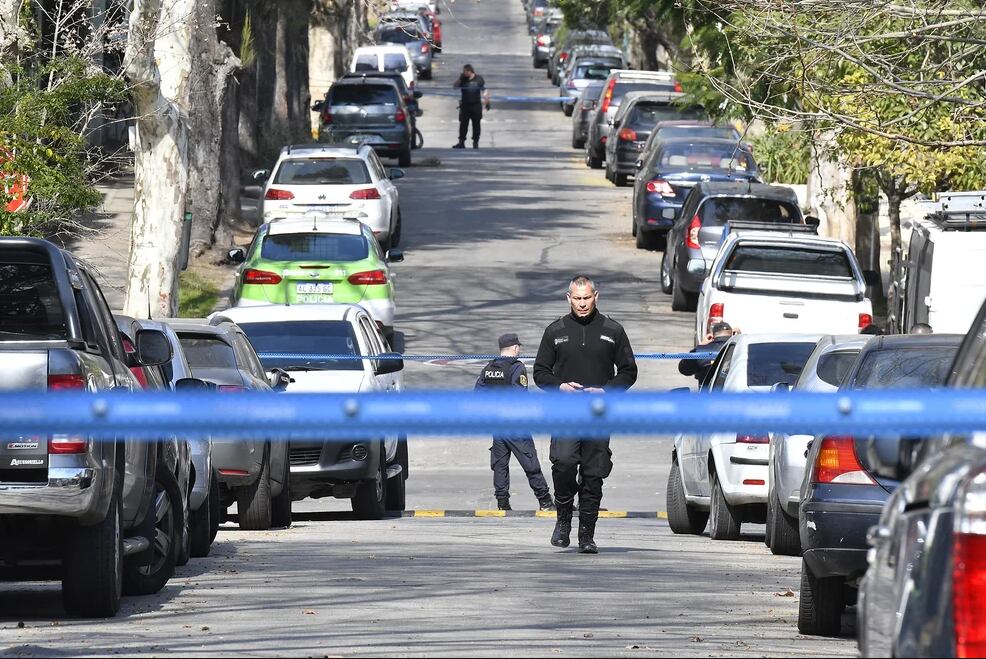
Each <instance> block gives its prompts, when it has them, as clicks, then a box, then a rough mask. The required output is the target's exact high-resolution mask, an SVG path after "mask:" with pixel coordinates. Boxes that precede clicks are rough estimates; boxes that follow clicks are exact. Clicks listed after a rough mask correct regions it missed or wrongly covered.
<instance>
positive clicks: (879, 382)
mask: <svg viewBox="0 0 986 659" xmlns="http://www.w3.org/2000/svg"><path fill="white" fill-rule="evenodd" d="M957 351H958V346H955V347H953V346H909V347H907V348H903V347H896V346H895V347H892V348H884V349H882V350H873V351H871V352H869V353H867V354H866V355H865V356H864V357H863V362H862V363H861V364H860V365H859V370H858V371H857V372H856V376H855V378H854V379H853V388H854V389H929V388H934V387H941V386H942V385H944V384H945V378H946V377H947V376H948V373H949V371H950V370H951V367H952V361H953V360H954V359H955V353H956V352H957Z"/></svg>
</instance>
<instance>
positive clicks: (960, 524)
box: [952, 470, 986, 657]
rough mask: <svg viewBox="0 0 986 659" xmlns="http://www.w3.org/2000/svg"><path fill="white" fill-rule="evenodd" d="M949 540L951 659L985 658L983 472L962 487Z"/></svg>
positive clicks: (985, 475) (985, 500) (985, 506)
mask: <svg viewBox="0 0 986 659" xmlns="http://www.w3.org/2000/svg"><path fill="white" fill-rule="evenodd" d="M955 502H956V505H955V523H954V533H953V537H952V623H953V626H954V628H955V656H956V657H982V656H986V625H984V624H983V619H984V618H983V616H986V598H984V597H983V593H986V470H982V471H980V472H979V473H978V474H975V475H974V476H973V477H972V479H971V480H969V481H967V482H966V483H965V484H964V485H962V486H961V487H960V488H959V490H958V492H957V497H956V500H955Z"/></svg>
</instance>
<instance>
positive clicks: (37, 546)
mask: <svg viewBox="0 0 986 659" xmlns="http://www.w3.org/2000/svg"><path fill="white" fill-rule="evenodd" d="M134 338H135V354H133V355H131V356H130V357H129V358H128V356H127V354H126V352H125V350H124V347H123V344H122V342H121V340H120V336H119V333H118V332H117V327H116V324H115V322H114V318H113V316H112V315H111V313H110V310H109V307H108V306H107V304H106V301H105V299H104V298H103V294H102V292H101V291H100V289H99V286H98V285H97V284H96V280H95V278H94V276H93V273H92V272H91V271H90V270H89V268H87V267H86V266H85V264H83V263H81V262H79V261H77V260H76V259H75V258H74V257H72V255H71V254H69V253H68V252H65V251H63V250H61V249H59V248H58V247H57V246H55V245H53V244H52V243H50V242H47V241H44V240H39V239H34V238H0V357H2V359H3V364H4V366H3V370H2V371H0V391H8V392H9V391H24V390H35V391H39V392H41V391H47V392H51V393H50V395H60V392H64V391H91V392H96V391H108V390H114V389H115V390H129V391H138V390H139V389H140V388H141V387H140V384H139V382H138V381H137V379H136V378H135V377H134V375H133V374H132V372H131V371H130V368H129V365H146V366H149V365H158V364H162V363H164V362H166V361H167V360H168V359H170V357H171V347H170V344H168V343H167V337H165V336H164V335H163V334H162V333H161V332H155V331H143V332H140V333H138V334H137V336H136V337H134ZM161 453H162V449H161V448H160V447H159V446H158V445H157V444H155V443H151V442H144V441H137V440H130V439H128V438H125V437H120V438H116V439H115V440H114V439H109V440H107V439H105V438H103V439H100V440H99V441H97V440H95V439H94V438H91V437H86V436H78V435H48V436H41V437H37V436H31V437H4V438H3V441H2V442H0V538H3V541H2V542H0V581H2V580H7V579H11V578H12V579H23V578H25V577H28V578H31V579H32V580H39V579H51V580H57V579H61V582H62V599H63V601H64V605H65V609H66V611H67V612H68V613H69V614H70V615H77V616H85V617H110V616H113V615H115V614H116V612H117V611H118V610H119V607H120V597H121V595H122V594H124V593H127V594H131V593H132V594H147V593H149V592H156V591H155V590H154V589H155V588H156V589H158V590H159V589H160V588H161V587H163V586H164V584H165V583H166V582H167V579H168V578H170V576H171V572H170V571H173V569H174V555H173V554H174V552H172V554H171V555H169V556H167V557H166V558H168V559H169V560H166V561H164V562H163V563H162V562H160V561H158V560H156V557H155V551H154V548H153V547H152V543H151V539H152V538H154V537H155V536H156V535H157V532H158V531H159V530H160V528H156V527H157V526H158V519H157V517H158V516H157V515H155V506H152V504H153V503H155V501H159V500H160V499H161V496H162V494H168V495H169V497H170V495H172V494H174V493H175V492H177V484H176V483H174V477H173V475H172V476H171V478H170V479H169V478H168V475H167V469H159V460H160V461H161V462H163V458H160V455H161ZM169 500H170V499H169ZM179 508H180V501H179ZM171 520H172V522H174V520H175V517H174V516H172V518H171ZM171 528H172V529H173V533H172V536H171V537H169V538H167V540H168V541H169V542H172V546H177V542H173V541H174V540H176V537H175V535H174V531H177V530H178V527H177V525H176V524H174V523H172V524H171ZM59 566H60V569H59ZM169 568H170V571H169Z"/></svg>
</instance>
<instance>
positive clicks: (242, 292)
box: [229, 218, 404, 338]
mask: <svg viewBox="0 0 986 659" xmlns="http://www.w3.org/2000/svg"><path fill="white" fill-rule="evenodd" d="M229 258H230V260H231V261H233V262H234V263H240V264H241V265H240V268H239V270H237V273H236V284H235V285H234V288H233V295H232V304H233V306H236V307H243V306H258V305H270V304H326V303H333V302H336V303H347V304H359V305H362V306H363V307H365V308H366V309H367V311H369V312H370V315H371V316H372V317H373V320H374V321H375V322H376V323H377V324H378V326H379V327H380V329H381V331H382V332H383V333H384V334H385V335H386V336H387V337H388V338H389V337H390V336H392V334H393V331H394V313H395V302H394V300H395V298H396V294H397V289H396V285H395V282H394V274H393V273H392V272H391V271H390V263H393V262H397V261H401V260H403V258H404V255H403V254H402V253H401V251H400V250H398V249H391V250H390V251H389V252H387V253H384V252H383V250H382V249H381V248H380V245H379V243H378V242H377V240H376V239H375V237H374V235H373V233H372V231H371V230H370V228H369V227H367V226H366V225H365V224H361V223H360V222H357V221H355V220H323V219H315V218H298V219H288V220H277V221H275V222H271V223H270V224H265V225H263V226H261V227H260V228H259V229H258V230H257V234H256V236H255V237H254V239H253V242H252V243H251V244H250V247H249V248H248V250H247V251H244V250H243V249H240V248H236V249H233V250H230V252H229Z"/></svg>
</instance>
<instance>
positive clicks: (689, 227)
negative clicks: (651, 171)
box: [635, 159, 817, 311]
mask: <svg viewBox="0 0 986 659" xmlns="http://www.w3.org/2000/svg"><path fill="white" fill-rule="evenodd" d="M669 160H670V159H669ZM751 168H752V169H753V171H754V172H755V171H756V167H755V165H751ZM641 171H646V165H645V169H644V170H641ZM653 182H654V185H655V188H654V189H655V190H658V191H663V193H665V194H667V196H668V198H672V199H682V198H683V199H684V202H682V203H681V205H680V207H675V206H672V207H671V208H670V209H665V210H664V211H662V214H661V215H662V216H664V217H671V218H676V219H674V223H673V224H672V225H671V229H670V230H669V231H668V237H667V247H666V249H665V250H664V254H663V255H662V256H661V290H662V291H664V292H665V293H671V294H672V295H671V308H672V309H674V310H675V311H685V310H693V309H694V308H695V303H696V302H697V301H698V292H699V290H701V288H702V282H703V281H705V275H706V273H708V271H709V267H710V266H711V265H712V261H713V259H715V257H716V254H718V253H719V247H720V244H721V242H722V232H723V227H724V226H725V225H726V224H727V223H731V224H736V223H737V222H757V223H760V224H761V225H765V224H768V223H772V224H776V225H778V228H779V230H781V231H788V230H792V227H791V225H806V221H805V217H804V216H803V215H802V214H801V209H800V208H799V207H798V198H797V196H796V195H795V194H794V191H793V190H791V188H788V187H785V186H782V185H762V184H759V183H752V182H750V180H749V179H748V180H747V181H746V182H743V183H735V182H734V183H731V182H726V181H719V182H708V183H706V182H698V183H696V179H695V177H691V178H678V176H677V175H675V176H670V175H669V176H668V178H667V179H663V178H658V179H655V180H654V181H653ZM662 182H663V183H665V184H667V187H665V185H663V184H662ZM638 185H639V181H638ZM635 192H636V190H635ZM654 194H662V192H655V193H654ZM646 217H647V218H648V219H647V221H648V223H650V218H651V217H652V216H651V215H650V212H648V215H647V216H646ZM812 224H813V225H814V226H817V224H815V223H814V221H813V223H812ZM760 228H761V230H762V229H764V228H766V227H764V226H761V227H760ZM676 287H677V288H676ZM675 290H677V291H678V292H677V293H674V291H675Z"/></svg>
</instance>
